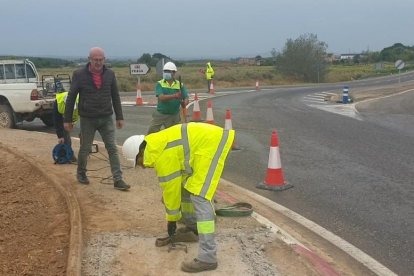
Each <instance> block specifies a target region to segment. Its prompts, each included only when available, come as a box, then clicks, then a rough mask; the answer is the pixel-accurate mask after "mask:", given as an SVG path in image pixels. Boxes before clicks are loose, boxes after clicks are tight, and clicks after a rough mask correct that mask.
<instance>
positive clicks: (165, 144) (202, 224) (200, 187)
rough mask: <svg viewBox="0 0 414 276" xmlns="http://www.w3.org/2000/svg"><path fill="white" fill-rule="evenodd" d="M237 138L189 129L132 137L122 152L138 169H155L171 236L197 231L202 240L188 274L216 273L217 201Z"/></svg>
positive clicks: (209, 128)
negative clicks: (219, 188)
mask: <svg viewBox="0 0 414 276" xmlns="http://www.w3.org/2000/svg"><path fill="white" fill-rule="evenodd" d="M234 136H235V131H234V130H225V129H223V128H221V127H218V126H215V125H212V124H206V123H188V124H179V125H175V126H172V127H170V128H167V129H164V130H161V131H159V132H156V133H152V134H149V135H147V136H144V135H135V136H132V137H130V138H128V139H127V140H126V141H125V142H124V145H123V147H122V151H123V153H124V156H125V157H126V158H127V159H128V160H129V161H132V162H133V163H134V166H137V165H138V166H141V167H143V168H146V167H149V168H155V170H156V173H157V176H158V180H159V182H160V186H161V188H162V190H163V201H164V205H165V211H166V219H167V221H168V222H167V232H168V234H169V236H170V237H173V236H174V235H175V233H176V231H177V232H181V233H183V232H188V231H193V232H194V233H195V234H197V235H198V237H199V251H198V256H197V258H195V259H193V260H191V261H184V262H183V263H182V265H181V269H182V270H183V271H186V272H201V271H205V270H214V269H216V268H217V256H216V253H217V245H216V242H215V237H214V233H215V209H214V206H213V197H214V194H215V192H216V189H217V186H218V184H219V181H220V177H221V174H222V172H223V169H224V164H225V161H226V158H227V155H228V153H229V151H230V149H231V146H232V144H233V140H234ZM181 218H183V219H182V221H183V222H184V224H185V225H186V227H185V228H180V229H178V230H177V229H176V228H177V224H176V222H177V221H178V220H180V219H181Z"/></svg>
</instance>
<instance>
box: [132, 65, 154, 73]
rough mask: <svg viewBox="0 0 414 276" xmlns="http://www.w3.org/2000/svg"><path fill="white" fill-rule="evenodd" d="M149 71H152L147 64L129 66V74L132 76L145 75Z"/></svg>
mask: <svg viewBox="0 0 414 276" xmlns="http://www.w3.org/2000/svg"><path fill="white" fill-rule="evenodd" d="M149 71H150V68H149V67H148V65H146V64H145V63H140V64H130V65H129V73H130V74H131V75H145V74H147V73H148V72H149Z"/></svg>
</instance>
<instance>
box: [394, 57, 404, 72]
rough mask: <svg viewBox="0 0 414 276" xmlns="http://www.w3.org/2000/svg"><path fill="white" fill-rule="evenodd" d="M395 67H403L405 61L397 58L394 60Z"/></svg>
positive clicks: (399, 68)
mask: <svg viewBox="0 0 414 276" xmlns="http://www.w3.org/2000/svg"><path fill="white" fill-rule="evenodd" d="M394 65H395V68H397V69H398V70H401V69H403V68H404V66H405V62H404V61H402V60H401V59H399V60H397V61H396V62H395V64H394Z"/></svg>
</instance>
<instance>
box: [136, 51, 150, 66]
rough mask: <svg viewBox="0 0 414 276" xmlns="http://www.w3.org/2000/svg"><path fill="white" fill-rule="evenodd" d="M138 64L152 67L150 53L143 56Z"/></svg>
mask: <svg viewBox="0 0 414 276" xmlns="http://www.w3.org/2000/svg"><path fill="white" fill-rule="evenodd" d="M137 62H138V63H145V64H148V65H150V64H151V55H150V54H148V53H145V54H143V55H142V56H141V57H140V58H139V59H138V60H137Z"/></svg>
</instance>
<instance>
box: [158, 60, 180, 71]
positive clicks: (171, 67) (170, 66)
mask: <svg viewBox="0 0 414 276" xmlns="http://www.w3.org/2000/svg"><path fill="white" fill-rule="evenodd" d="M162 70H170V71H175V72H176V71H177V66H175V64H174V63H172V62H171V61H169V62H167V63H166V64H164V68H162Z"/></svg>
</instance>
